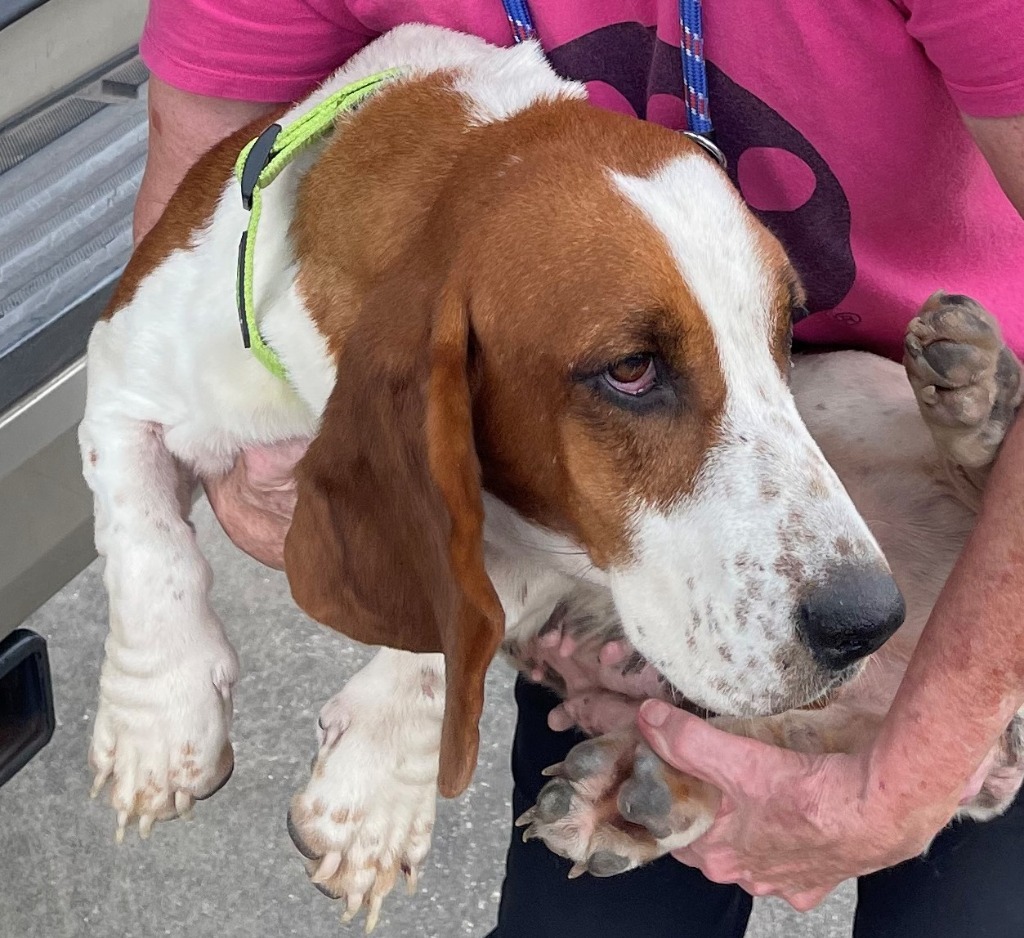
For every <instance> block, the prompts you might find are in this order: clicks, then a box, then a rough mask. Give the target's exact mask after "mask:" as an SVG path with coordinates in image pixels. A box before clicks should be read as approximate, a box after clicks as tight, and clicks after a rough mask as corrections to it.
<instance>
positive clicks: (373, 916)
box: [366, 896, 384, 934]
mask: <svg viewBox="0 0 1024 938" xmlns="http://www.w3.org/2000/svg"><path fill="white" fill-rule="evenodd" d="M383 902H384V897H383V896H374V897H373V898H372V899H370V911H369V912H367V913H366V934H370V932H372V931H373V930H374V929H375V928H376V927H377V920H378V919H379V918H380V907H381V905H382V904H383Z"/></svg>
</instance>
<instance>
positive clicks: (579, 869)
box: [569, 863, 587, 879]
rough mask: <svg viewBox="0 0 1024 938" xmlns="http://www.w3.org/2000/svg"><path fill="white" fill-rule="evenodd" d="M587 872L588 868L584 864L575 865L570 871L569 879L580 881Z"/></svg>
mask: <svg viewBox="0 0 1024 938" xmlns="http://www.w3.org/2000/svg"><path fill="white" fill-rule="evenodd" d="M586 872H587V868H586V866H585V865H584V864H582V863H574V864H573V865H572V869H571V870H569V879H578V878H579V877H580V876H582V875H583V874H584V873H586Z"/></svg>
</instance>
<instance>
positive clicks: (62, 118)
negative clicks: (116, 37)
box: [0, 50, 149, 176]
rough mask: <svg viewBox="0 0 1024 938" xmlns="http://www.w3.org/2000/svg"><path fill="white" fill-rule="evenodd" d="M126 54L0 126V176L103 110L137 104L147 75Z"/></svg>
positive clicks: (136, 58)
mask: <svg viewBox="0 0 1024 938" xmlns="http://www.w3.org/2000/svg"><path fill="white" fill-rule="evenodd" d="M129 54H130V56H131V57H130V58H129V59H128V60H127V61H124V60H119V61H116V62H112V63H108V64H107V65H105V66H103V67H101V68H100V69H98V70H97V71H95V72H91V73H90V74H89V75H86V76H85V77H84V78H83V79H82V80H81V81H80V82H78V83H76V84H75V85H73V86H72V87H71V88H65V89H64V90H63V91H61V93H60V94H59V96H57V97H56V98H52V99H49V100H47V101H44V102H42V103H40V104H37V105H36V106H35V107H33V108H32V109H31V110H30V111H29V112H27V113H23V114H20V115H17V116H15V117H14V118H12V119H11V120H10V121H9V122H8V123H7V124H6V125H5V126H3V127H0V176H2V175H3V174H4V173H6V172H8V171H9V170H11V169H13V168H14V167H15V166H17V165H18V164H19V163H20V162H21V161H22V160H26V159H28V158H29V157H30V156H32V155H33V154H35V153H38V152H39V151H40V150H42V149H43V147H45V146H48V145H49V144H51V143H53V142H54V141H55V140H57V139H59V138H60V137H61V136H63V135H64V134H66V133H68V132H69V131H71V130H73V129H74V128H75V127H77V126H78V125H79V124H82V123H83V122H85V121H87V120H88V119H89V118H90V117H93V116H94V115H96V114H98V113H99V112H100V111H102V110H103V108H105V107H108V106H110V105H118V104H124V103H127V102H130V101H136V100H137V99H138V97H139V89H140V88H141V87H142V86H143V85H144V84H145V83H146V80H147V79H148V78H149V72H148V71H147V69H146V66H145V65H144V64H143V63H142V60H141V59H140V58H139V57H138V56H137V55H136V54H135V52H134V50H132V51H131V52H130V53H129Z"/></svg>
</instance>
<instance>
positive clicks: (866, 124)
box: [141, 0, 1024, 358]
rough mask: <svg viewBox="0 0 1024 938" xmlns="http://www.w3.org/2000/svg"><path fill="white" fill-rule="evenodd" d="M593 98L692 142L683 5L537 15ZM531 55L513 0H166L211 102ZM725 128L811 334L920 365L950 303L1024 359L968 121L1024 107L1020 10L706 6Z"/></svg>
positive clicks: (160, 59) (551, 44) (1005, 217)
mask: <svg viewBox="0 0 1024 938" xmlns="http://www.w3.org/2000/svg"><path fill="white" fill-rule="evenodd" d="M530 7H531V10H532V13H533V18H534V21H535V23H536V26H537V30H538V32H539V34H540V38H541V43H542V45H543V46H544V49H545V51H546V52H547V54H548V56H549V58H550V60H551V62H552V63H553V65H554V67H555V68H556V69H557V71H558V72H559V73H560V74H562V75H564V76H566V77H569V78H575V79H579V80H583V81H586V82H587V83H588V87H589V89H590V95H591V100H592V101H593V102H594V103H595V104H598V105H600V106H602V107H607V108H612V109H614V110H617V111H622V112H625V113H628V114H635V115H637V116H638V117H644V118H647V119H649V120H654V121H657V122H659V123H661V124H665V125H666V126H669V127H672V128H680V127H683V126H685V117H684V110H683V104H682V98H681V95H682V71H681V66H680V56H679V16H678V3H677V0H590V2H587V3H568V2H565V0H532V2H531V4H530ZM406 22H429V23H436V24H438V25H442V26H448V27H451V28H453V29H458V30H462V31H465V32H470V33H474V34H476V35H478V36H481V37H483V38H484V39H487V40H489V41H491V42H494V43H499V44H502V45H511V42H512V33H511V29H510V27H509V24H508V21H507V19H506V17H505V13H504V9H503V7H502V4H501V2H500V0H462V2H459V0H433V2H432V0H151V4H150V11H149V19H148V21H147V23H146V28H145V32H144V34H143V37H142V42H141V51H142V55H143V58H144V60H145V61H146V64H147V65H148V66H149V67H150V69H151V70H152V71H153V73H154V74H155V75H157V76H158V77H159V78H161V79H163V80H164V81H165V82H167V83H168V84H171V85H174V86H176V87H178V88H181V89H183V90H186V91H192V92H195V93H198V94H204V95H214V96H218V97H226V98H238V99H243V100H251V101H290V100H294V99H296V98H299V97H302V96H303V95H305V94H306V92H308V91H309V90H310V89H311V88H312V87H313V86H314V85H316V84H317V83H318V82H320V81H321V80H322V79H323V78H325V77H326V76H327V75H328V74H330V73H331V72H332V71H333V70H334V69H336V68H337V67H338V66H339V65H341V64H342V63H343V62H344V61H345V60H346V59H347V58H348V57H349V56H351V55H352V54H353V53H354V52H356V51H357V50H358V49H360V48H361V47H362V46H363V45H365V44H366V43H368V42H369V41H371V40H372V39H373V38H374V37H375V36H378V35H380V34H381V33H383V32H386V31H387V30H388V29H390V28H391V27H393V26H395V25H398V24H400V23H406ZM704 25H705V50H706V56H707V60H708V86H709V95H710V105H711V114H712V117H713V119H714V123H715V129H716V134H717V142H718V144H719V146H720V147H721V148H722V150H723V151H724V152H725V153H726V155H727V156H728V158H729V164H730V172H731V173H732V175H733V179H734V181H735V182H736V184H737V185H738V186H739V188H740V191H741V192H742V193H743V196H744V197H745V199H746V200H747V202H748V203H749V205H750V206H751V207H752V208H753V209H754V211H755V212H757V214H758V215H759V217H760V218H761V219H762V221H764V222H765V223H766V224H767V225H768V227H769V228H771V229H772V230H773V231H774V232H775V233H776V234H777V235H778V236H779V238H780V239H781V240H782V242H783V243H784V244H785V246H786V248H787V250H788V251H789V253H790V256H791V257H792V259H793V261H794V263H795V264H796V267H797V269H798V270H799V271H800V273H801V275H802V276H803V278H804V282H805V284H806V286H807V287H808V292H809V296H810V301H809V303H808V308H809V309H810V311H811V313H812V314H813V315H811V316H810V317H809V318H808V319H806V320H804V321H803V322H802V323H800V324H799V326H798V327H797V330H796V331H797V336H798V337H799V338H800V339H802V340H804V341H806V342H810V343H814V344H829V345H838V346H844V347H852V348H865V349H870V350H873V351H878V352H881V353H883V354H886V355H889V356H890V357H894V358H899V357H900V356H901V355H902V336H903V332H904V329H905V326H906V323H907V321H908V320H909V319H910V317H911V316H912V315H913V314H914V313H915V312H916V310H917V309H918V307H919V306H920V304H921V303H922V301H923V300H924V299H925V298H926V297H927V296H928V295H929V294H931V293H932V292H933V291H934V290H936V289H939V288H942V289H945V290H948V291H950V292H957V293H966V294H968V295H970V296H973V297H975V298H976V299H978V300H979V301H980V302H981V303H983V304H984V305H985V306H987V307H988V308H989V309H990V310H991V311H992V312H993V313H994V314H995V315H996V316H997V317H998V318H999V320H1000V321H1001V322H1002V324H1003V327H1004V331H1005V332H1006V334H1007V337H1008V338H1009V340H1010V342H1011V344H1012V345H1013V347H1014V348H1015V349H1016V350H1017V352H1018V353H1024V221H1022V219H1021V218H1020V216H1019V215H1018V214H1017V212H1016V211H1015V210H1014V208H1013V206H1012V205H1011V204H1010V202H1009V201H1008V200H1007V199H1006V197H1005V195H1004V194H1003V192H1002V190H1001V189H1000V188H999V185H998V184H997V182H996V181H995V179H994V177H993V176H992V174H991V172H990V170H989V168H988V166H987V164H986V163H985V160H984V159H983V157H982V156H981V154H980V153H979V152H978V150H977V149H976V147H975V146H974V143H973V141H972V140H971V138H970V136H969V135H968V133H967V131H966V130H965V128H964V126H963V124H962V123H961V121H960V118H959V114H958V109H959V110H962V111H964V112H965V113H967V114H969V115H971V116H974V117H1003V116H1010V115H1014V114H1021V113H1024V6H1022V5H1021V3H1020V0H972V2H971V3H967V4H965V3H962V2H960V0H706V3H705V4H704Z"/></svg>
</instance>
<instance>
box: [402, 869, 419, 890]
mask: <svg viewBox="0 0 1024 938" xmlns="http://www.w3.org/2000/svg"><path fill="white" fill-rule="evenodd" d="M419 881H420V871H419V870H418V869H416V867H413V868H412V869H411V870H408V871H407V872H406V874H405V891H406V894H407V895H410V896H415V895H416V887H417V886H418V885H419Z"/></svg>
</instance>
